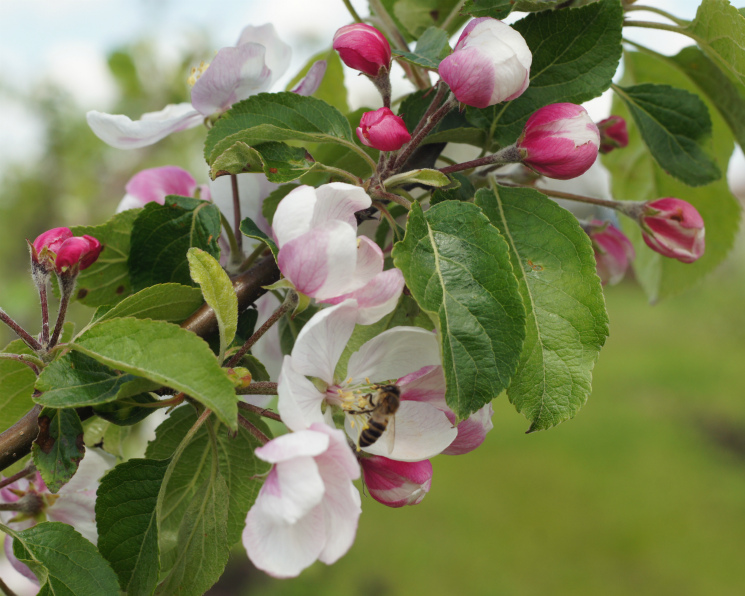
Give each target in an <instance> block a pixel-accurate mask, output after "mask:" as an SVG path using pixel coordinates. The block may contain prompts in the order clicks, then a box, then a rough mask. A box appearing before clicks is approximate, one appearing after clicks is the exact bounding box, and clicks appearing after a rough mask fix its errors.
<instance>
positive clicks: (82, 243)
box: [55, 236, 103, 273]
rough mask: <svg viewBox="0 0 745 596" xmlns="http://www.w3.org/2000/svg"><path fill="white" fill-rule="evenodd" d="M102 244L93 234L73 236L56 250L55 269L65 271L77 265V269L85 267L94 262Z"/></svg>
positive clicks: (59, 271) (58, 271) (80, 269)
mask: <svg viewBox="0 0 745 596" xmlns="http://www.w3.org/2000/svg"><path fill="white" fill-rule="evenodd" d="M102 250H103V246H102V245H101V243H100V242H99V241H98V240H97V239H95V238H94V237H93V236H75V237H73V238H70V239H68V240H65V242H64V243H63V244H62V246H61V247H60V248H59V250H58V251H57V259H56V261H55V269H56V270H57V273H66V272H67V271H69V270H71V269H74V268H75V267H76V266H77V270H78V271H82V270H83V269H87V268H88V267H90V266H91V265H93V263H95V262H96V260H97V259H98V256H99V255H100V254H101V251H102Z"/></svg>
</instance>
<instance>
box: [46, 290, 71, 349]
mask: <svg viewBox="0 0 745 596" xmlns="http://www.w3.org/2000/svg"><path fill="white" fill-rule="evenodd" d="M73 283H74V282H73ZM60 292H61V293H62V298H61V299H60V302H59V312H58V313H57V323H56V324H55V325H54V332H53V333H52V337H51V338H50V339H49V344H48V348H53V347H54V346H55V345H56V344H57V340H59V336H60V333H61V332H62V325H64V324H65V316H67V305H68V304H70V295H71V294H72V288H70V290H69V291H67V292H66V291H65V290H64V288H63V285H62V283H60Z"/></svg>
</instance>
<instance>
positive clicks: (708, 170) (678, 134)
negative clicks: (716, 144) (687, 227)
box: [614, 83, 722, 186]
mask: <svg viewBox="0 0 745 596" xmlns="http://www.w3.org/2000/svg"><path fill="white" fill-rule="evenodd" d="M614 90H615V91H616V93H617V94H618V96H619V97H620V98H621V99H622V100H623V102H624V103H625V104H626V106H627V107H628V109H629V111H630V112H631V115H632V116H633V117H634V121H635V122H636V125H637V126H638V127H639V131H640V132H641V135H642V138H643V139H644V142H645V143H646V144H647V147H648V148H649V151H650V152H651V153H652V157H654V158H655V160H656V161H657V163H658V164H660V166H661V167H662V169H663V170H665V172H667V173H668V174H670V175H671V176H674V177H675V178H678V179H679V180H681V181H682V182H685V183H686V184H688V185H689V186H701V185H702V184H708V183H710V182H713V181H714V180H718V179H719V178H720V177H721V175H722V174H721V172H720V171H719V168H718V167H717V164H716V163H715V162H714V160H713V159H712V158H711V157H710V156H709V155H708V153H707V151H706V149H705V145H704V143H705V141H707V140H708V139H709V138H710V137H711V119H710V118H709V110H708V109H707V108H706V105H705V104H704V102H703V101H701V99H700V98H699V97H698V96H697V95H694V94H693V93H689V92H688V91H685V90H683V89H676V88H675V87H671V86H670V85H654V84H650V83H646V84H643V85H634V86H633V87H614Z"/></svg>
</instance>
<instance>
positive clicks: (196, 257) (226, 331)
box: [186, 248, 238, 360]
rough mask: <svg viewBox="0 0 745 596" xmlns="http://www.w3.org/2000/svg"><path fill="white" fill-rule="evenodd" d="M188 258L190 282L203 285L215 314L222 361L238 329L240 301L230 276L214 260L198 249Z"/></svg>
mask: <svg viewBox="0 0 745 596" xmlns="http://www.w3.org/2000/svg"><path fill="white" fill-rule="evenodd" d="M186 257H187V258H188V259H189V271H190V273H191V278H192V279H193V280H194V281H195V282H196V283H198V284H199V285H200V287H201V288H202V294H203V295H204V300H205V302H207V304H209V305H210V306H211V307H212V310H214V311H215V316H216V317H217V327H218V329H219V333H220V360H222V358H223V357H224V356H225V350H227V349H228V346H229V345H230V342H232V341H233V338H234V337H235V332H236V329H237V328H238V298H237V297H236V295H235V290H234V289H233V284H232V283H231V281H230V278H229V277H228V274H227V273H225V270H224V269H223V268H222V267H221V266H220V263H218V262H217V261H216V260H215V259H214V258H213V257H211V256H210V255H209V254H207V253H206V252H204V251H203V250H200V249H198V248H190V249H189V252H188V253H187V254H186Z"/></svg>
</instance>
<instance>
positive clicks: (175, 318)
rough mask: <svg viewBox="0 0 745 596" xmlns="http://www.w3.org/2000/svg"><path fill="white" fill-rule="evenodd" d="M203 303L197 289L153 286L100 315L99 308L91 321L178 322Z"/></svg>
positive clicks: (179, 286)
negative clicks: (131, 319) (146, 320)
mask: <svg viewBox="0 0 745 596" xmlns="http://www.w3.org/2000/svg"><path fill="white" fill-rule="evenodd" d="M203 302H204V299H203V298H202V292H201V291H200V290H199V288H194V287H191V286H182V285H181V284H157V285H154V286H150V287H147V288H145V289H144V290H140V291H139V292H137V293H136V294H133V295H132V296H128V297H127V298H125V299H124V300H122V301H121V302H120V303H119V304H117V305H116V306H114V307H113V308H109V309H106V310H105V311H104V312H100V311H101V310H102V309H99V310H98V311H96V315H97V316H95V317H94V320H93V322H95V323H98V322H100V321H106V320H108V319H116V318H121V317H134V318H136V319H155V320H158V321H168V322H169V323H181V322H182V321H184V320H186V319H188V318H189V315H191V314H192V313H193V312H194V311H195V310H197V309H198V308H199V307H200V306H202V303H203Z"/></svg>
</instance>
